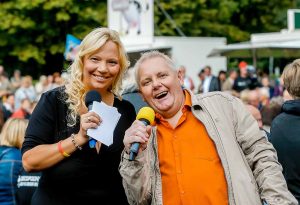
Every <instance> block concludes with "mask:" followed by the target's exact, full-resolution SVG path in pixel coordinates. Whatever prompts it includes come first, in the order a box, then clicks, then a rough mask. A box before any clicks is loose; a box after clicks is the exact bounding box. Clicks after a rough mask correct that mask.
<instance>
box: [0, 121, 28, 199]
mask: <svg viewBox="0 0 300 205" xmlns="http://www.w3.org/2000/svg"><path fill="white" fill-rule="evenodd" d="M27 124H28V120H25V119H12V118H10V119H8V120H7V121H6V123H5V124H4V126H3V129H2V132H1V136H0V182H1V183H0V204H16V189H17V179H18V174H19V173H20V172H21V169H22V161H21V151H20V149H21V146H22V143H23V141H24V135H25V130H26V127H27Z"/></svg>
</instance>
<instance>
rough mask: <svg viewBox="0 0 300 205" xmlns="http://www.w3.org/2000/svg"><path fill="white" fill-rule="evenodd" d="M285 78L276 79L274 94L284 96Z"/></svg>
mask: <svg viewBox="0 0 300 205" xmlns="http://www.w3.org/2000/svg"><path fill="white" fill-rule="evenodd" d="M283 90H284V89H283V80H282V77H280V78H278V79H275V86H274V94H273V96H274V97H276V96H283Z"/></svg>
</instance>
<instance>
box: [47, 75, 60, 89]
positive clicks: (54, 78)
mask: <svg viewBox="0 0 300 205" xmlns="http://www.w3.org/2000/svg"><path fill="white" fill-rule="evenodd" d="M62 84H63V80H62V78H61V76H60V73H59V72H54V73H53V74H52V75H48V87H47V90H52V89H54V88H57V87H59V86H61V85H62Z"/></svg>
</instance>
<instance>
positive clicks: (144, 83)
mask: <svg viewBox="0 0 300 205" xmlns="http://www.w3.org/2000/svg"><path fill="white" fill-rule="evenodd" d="M149 84H150V81H145V82H143V83H142V85H143V86H147V85H149Z"/></svg>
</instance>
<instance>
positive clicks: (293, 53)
mask: <svg viewBox="0 0 300 205" xmlns="http://www.w3.org/2000/svg"><path fill="white" fill-rule="evenodd" d="M253 55H256V56H257V57H270V56H273V57H283V58H294V57H295V58H297V57H300V39H299V40H293V41H281V42H280V41H274V42H270V41H269V42H257V43H254V42H242V43H235V44H228V45H225V46H221V47H217V48H215V49H213V50H212V51H211V53H210V54H209V55H208V57H215V56H227V57H237V58H251V57H253Z"/></svg>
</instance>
